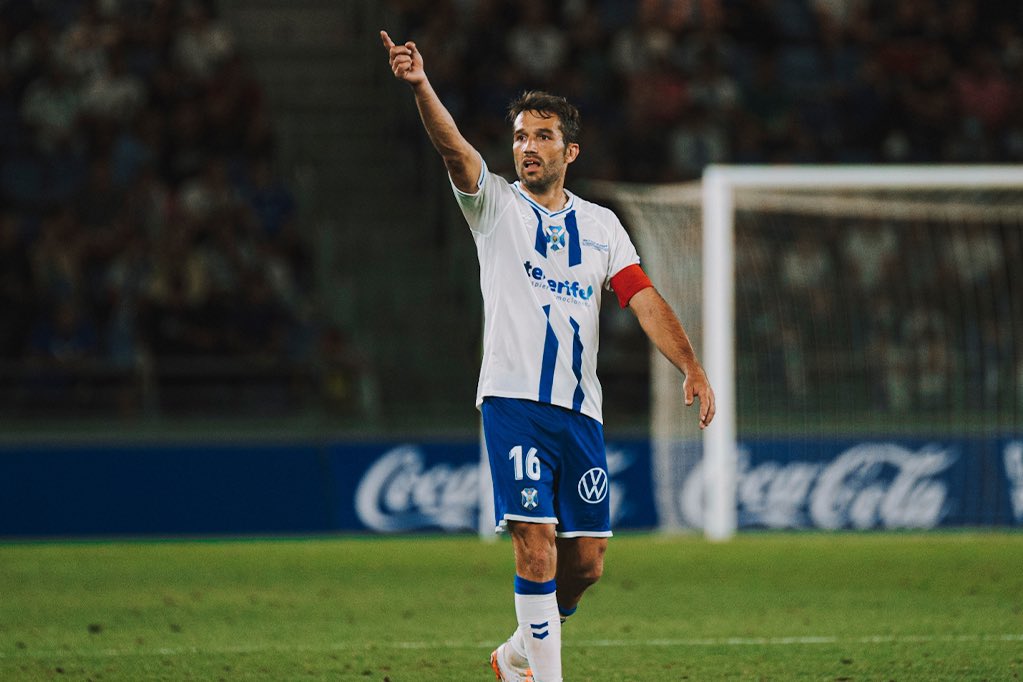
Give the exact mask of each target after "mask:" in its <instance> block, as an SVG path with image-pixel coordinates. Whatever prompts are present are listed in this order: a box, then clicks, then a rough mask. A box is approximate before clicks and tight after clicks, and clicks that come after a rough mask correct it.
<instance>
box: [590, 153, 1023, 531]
mask: <svg viewBox="0 0 1023 682" xmlns="http://www.w3.org/2000/svg"><path fill="white" fill-rule="evenodd" d="M587 191H588V192H589V193H590V195H592V196H594V197H599V199H601V200H603V201H605V202H607V203H609V204H610V205H612V206H613V207H614V208H616V209H617V210H618V211H619V213H620V215H621V217H622V219H623V222H624V223H625V224H626V226H627V227H628V228H629V230H630V231H631V232H632V234H633V237H634V239H635V240H636V242H637V247H638V248H639V250H640V255H641V257H642V258H643V262H644V266H645V268H646V269H647V270H648V271H649V272H650V274H651V278H652V279H653V280H654V282H655V284H656V285H657V286H658V288H659V289H660V291H661V293H662V294H663V295H664V296H665V298H666V299H667V300H668V301H669V302H670V303H671V304H672V306H673V308H674V309H675V310H676V311H677V312H678V313H679V315H680V317H681V318H682V320H683V323H684V324H685V325H686V327H687V329H688V330H689V332H690V336H691V337H692V339H693V341H694V344H695V345H696V346H697V351H698V353H699V354H700V356H701V358H702V360H703V363H704V366H705V368H706V370H707V373H708V375H709V377H710V379H711V383H712V384H713V386H714V388H715V392H716V396H717V410H718V415H717V418H716V420H715V422H714V424H713V426H712V427H711V428H709V429H707V430H706V431H705V432H703V433H702V434H701V433H700V432H699V430H698V429H697V428H696V423H697V420H696V418H695V417H694V416H693V415H692V414H691V413H689V412H686V411H685V409H684V407H683V404H682V400H681V395H682V378H681V377H680V376H679V375H678V373H677V372H676V371H675V370H674V368H673V367H672V366H671V365H670V364H669V363H668V362H667V361H666V360H664V359H663V358H662V357H660V355H659V354H658V353H657V352H656V351H652V357H651V366H650V376H651V394H652V395H651V414H650V434H651V448H652V457H653V463H654V464H653V466H654V476H653V480H654V481H655V482H656V483H655V488H656V489H655V494H656V497H657V500H656V504H657V510H658V514H659V519H660V524H661V526H662V527H663V528H664V529H666V530H677V529H684V528H702V529H703V530H704V532H705V533H706V534H707V536H708V537H711V538H714V539H726V538H728V537H730V536H731V534H732V533H734V532H735V530H736V528H737V527H741V526H743V525H744V520H743V515H744V513H745V514H746V515H747V516H749V517H750V518H753V519H756V520H755V521H754V523H753V525H756V524H757V523H760V524H761V525H763V524H764V518H767V517H765V514H766V513H768V512H770V510H767V512H765V511H764V510H760V512H762V513H759V515H758V513H757V511H758V510H756V509H753V508H752V507H754V506H755V505H756V504H759V503H764V496H765V493H764V491H763V487H764V485H766V484H765V483H764V482H763V481H762V480H761V481H758V480H756V478H755V477H751V476H749V475H745V474H748V473H749V472H748V471H746V472H745V474H744V471H745V470H743V466H744V464H743V458H744V456H745V454H744V450H745V447H744V443H746V442H747V441H752V440H760V441H763V440H764V439H770V438H775V439H781V440H780V441H779V442H784V443H787V445H786V446H785V447H788V448H789V449H792V448H794V447H795V448H798V447H801V446H799V445H798V442H799V440H800V439H803V440H807V439H809V440H813V441H815V442H821V441H824V440H828V439H831V440H833V441H839V440H842V439H845V441H844V442H855V441H856V439H857V438H859V439H870V440H871V441H872V442H881V441H893V442H894V441H898V439H900V438H901V439H906V438H913V439H916V441H918V442H921V443H927V442H929V440H935V441H940V440H941V439H948V438H950V437H965V436H971V437H974V436H975V437H979V438H981V439H983V438H985V437H990V439H991V442H992V443H998V442H999V441H998V439H999V438H1002V437H1004V436H1006V435H1007V434H1010V435H1011V434H1016V435H1019V434H1021V433H1023V169H1020V168H1016V167H980V166H976V167H942V166H934V167H892V166H887V167H866V166H859V167H711V168H709V169H708V170H707V172H706V173H705V174H704V178H703V181H702V182H700V183H693V184H685V185H667V186H632V185H625V184H618V183H591V184H590V185H589V186H588V187H587ZM786 439H787V440H786ZM793 443H796V445H793ZM1016 445H1017V444H1016V443H1015V442H1013V444H1012V447H1016ZM779 447H780V446H779ZM1020 449H1023V446H1020ZM1005 451H1006V458H1008V457H1009V452H1010V448H1009V447H1008V446H1005ZM1012 452H1015V450H1012ZM879 466H880V465H879ZM1009 466H1010V463H1009V461H1008V459H1007V460H1006V467H1009ZM775 468H776V469H778V468H779V467H775ZM1018 468H1021V469H1023V462H1021V463H1020V466H1019V467H1018ZM810 471H811V473H809V474H806V471H803V473H802V474H800V473H799V472H798V471H796V470H795V469H793V471H792V472H789V474H788V475H789V476H790V478H792V477H798V476H800V475H803V476H804V478H805V477H808V476H809V477H812V476H815V475H819V471H818V472H817V473H814V472H813V471H812V468H811V469H810ZM760 473H761V474H762V475H765V476H766V474H765V473H764V472H760ZM775 473H776V474H777V473H778V472H775ZM779 475H784V472H782V474H779ZM856 475H858V476H860V477H861V478H863V477H865V476H868V474H864V473H863V472H862V471H860V472H859V473H858V474H856ZM869 475H870V476H875V477H876V475H875V474H869ZM999 475H1001V474H999ZM980 477H981V478H983V474H981V475H980ZM765 480H766V479H765ZM808 480H809V479H808ZM872 480H874V479H872ZM992 480H994V479H992ZM772 485H775V487H779V486H778V485H777V481H772ZM806 485H809V484H808V483H807V484H806ZM897 485H898V483H897V482H896V483H895V484H892V485H889V489H887V490H884V489H881V488H880V487H879V485H874V486H873V487H872V488H871V489H870V490H866V487H864V490H865V492H863V491H861V493H862V494H860V493H858V494H857V495H855V496H854V497H855V499H852V500H851V501H848V502H842V501H838V502H831V503H829V504H836V505H837V504H847V506H848V507H849V509H846V512H847V516H848V517H849V518H852V519H853V521H851V522H850V523H851V525H852V526H853V527H869V526H870V519H871V518H873V517H874V516H877V515H878V514H881V513H882V512H884V511H885V510H884V509H881V511H878V509H879V508H880V507H882V506H883V505H884V504H885V500H883V499H880V498H881V497H884V496H885V495H886V494H887V495H888V496H889V497H891V495H890V494H889V493H892V491H891V488H893V487H897ZM1020 485H1021V486H1023V481H1021V482H1020ZM757 486H760V488H758V487H757ZM864 486H865V484H864ZM780 487H784V488H785V489H787V490H789V491H792V490H794V489H798V488H799V483H798V481H792V480H790V481H787V482H785V485H784V486H780ZM976 487H977V488H978V489H977V490H976V491H974V493H972V494H976V495H985V494H988V495H999V496H1003V497H1004V495H1003V494H1002V493H1001V492H994V488H996V487H997V486H994V485H992V486H989V487H991V488H992V489H991V490H985V489H984V481H983V480H981V481H980V483H978V484H977V486H976ZM1020 491H1023V487H1021V488H1020ZM1020 491H1017V493H1018V494H1023V492H1020ZM925 492H926V491H925ZM868 493H869V494H868ZM920 494H921V495H923V493H922V492H921V493H920ZM1011 494H1012V493H1011V492H1010V495H1011ZM756 500H759V502H756ZM789 504H790V506H791V505H792V504H797V503H792V502H791V501H789ZM798 504H803V505H804V506H806V505H808V504H809V503H808V502H806V501H805V500H804V501H803V502H802V503H798ZM993 504H995V505H998V504H1002V501H1001V500H997V501H995V502H994V503H993ZM856 505H859V507H857V506H856ZM871 505H873V506H871ZM960 506H961V505H960ZM813 511H814V510H810V511H807V510H806V509H803V510H802V512H800V510H798V509H796V510H794V511H792V513H793V514H796V513H806V514H809V513H811V512H813ZM1021 512H1023V510H1021ZM857 514H858V516H857ZM871 515H873V516H871ZM768 516H769V514H768ZM782 516H784V514H782ZM819 516H820V515H819ZM906 518H907V519H908V520H907V521H906V523H904V524H903V525H909V526H912V525H913V522H912V518H910V517H906ZM790 523H792V522H791V520H789V521H783V522H779V525H782V526H784V525H786V524H790ZM836 523H837V522H836ZM767 525H771V523H770V521H769V520H768V522H767ZM824 525H827V523H825V524H824ZM839 527H840V526H839Z"/></svg>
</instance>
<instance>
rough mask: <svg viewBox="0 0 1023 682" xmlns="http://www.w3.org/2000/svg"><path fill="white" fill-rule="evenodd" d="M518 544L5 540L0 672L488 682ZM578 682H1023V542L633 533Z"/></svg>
mask: <svg viewBox="0 0 1023 682" xmlns="http://www.w3.org/2000/svg"><path fill="white" fill-rule="evenodd" d="M512 573H513V569H512V561H511V546H510V544H509V542H508V541H507V540H502V541H500V542H499V543H497V544H485V543H482V542H480V541H479V540H478V539H476V538H474V537H442V536H428V537H401V538H350V537H329V538H312V539H282V540H244V541H233V540H221V541H168V542H92V543H8V544H3V545H0V679H2V680H48V679H67V680H72V679H73V680H87V679H91V680H219V679H223V680H307V679H308V680H319V679H324V680H325V679H330V680H376V681H380V680H390V681H391V682H405V681H417V682H418V681H420V680H456V681H457V680H489V679H492V674H491V672H490V670H489V667H488V666H487V659H488V655H489V653H490V650H491V648H493V646H494V645H496V644H497V643H499V642H500V641H502V640H503V639H504V637H505V636H507V635H508V634H509V633H510V632H511V630H512V629H513V628H514V625H515V624H514V615H513V605H512V596H511V586H512ZM564 661H565V673H566V675H565V677H566V679H567V680H572V681H573V682H579V681H583V680H594V681H600V682H605V681H608V680H629V681H634V680H1013V679H1018V678H1019V677H1020V676H1021V675H1023V535H1021V534H1018V533H1002V532H999V533H987V532H983V533H973V532H951V533H931V534H918V533H906V534H881V533H879V534H846V533H840V534H819V533H806V534H797V533H791V534H790V533H784V534H775V533H764V534H746V535H740V536H739V537H738V538H737V539H736V540H735V541H733V542H730V543H727V544H721V545H714V544H709V543H707V542H705V541H703V540H701V539H699V538H696V537H681V538H665V537H660V536H656V535H645V534H624V533H623V534H620V535H619V537H616V538H614V539H612V540H611V547H610V550H609V554H608V560H607V568H606V572H605V577H604V580H603V581H602V582H601V583H600V584H598V585H597V586H596V587H594V588H593V589H592V590H591V592H590V593H589V594H588V595H587V597H586V598H585V599H584V601H583V603H582V605H581V607H580V608H579V612H578V613H577V615H576V616H574V617H573V618H572V620H571V621H570V622H569V623H568V625H567V626H566V629H565V631H564Z"/></svg>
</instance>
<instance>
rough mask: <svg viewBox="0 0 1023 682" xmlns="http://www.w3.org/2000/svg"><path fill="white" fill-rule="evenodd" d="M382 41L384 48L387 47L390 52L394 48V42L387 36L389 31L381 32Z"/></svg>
mask: <svg viewBox="0 0 1023 682" xmlns="http://www.w3.org/2000/svg"><path fill="white" fill-rule="evenodd" d="M380 40H382V41H383V43H384V47H386V48H387V49H388V50H390V49H391V48H392V47H394V41H393V40H391V36H389V35H387V31H381V32H380Z"/></svg>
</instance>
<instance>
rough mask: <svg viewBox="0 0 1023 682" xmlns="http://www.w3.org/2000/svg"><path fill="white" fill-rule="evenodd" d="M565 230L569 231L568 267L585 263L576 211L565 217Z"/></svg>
mask: <svg viewBox="0 0 1023 682" xmlns="http://www.w3.org/2000/svg"><path fill="white" fill-rule="evenodd" d="M565 229H566V230H568V267H572V266H573V265H579V264H580V263H582V262H583V247H582V244H580V243H579V226H578V225H577V224H576V222H575V211H574V210H572V211H569V212H568V213H567V214H566V215H565Z"/></svg>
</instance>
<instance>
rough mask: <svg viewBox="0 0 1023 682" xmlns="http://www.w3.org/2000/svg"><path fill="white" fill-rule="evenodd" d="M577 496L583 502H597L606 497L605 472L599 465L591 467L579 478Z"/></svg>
mask: <svg viewBox="0 0 1023 682" xmlns="http://www.w3.org/2000/svg"><path fill="white" fill-rule="evenodd" d="M579 497H581V498H583V502H589V503H590V504H597V503H598V502H603V501H604V498H605V497H607V472H606V471H604V470H603V469H601V468H600V467H593V468H592V469H590V470H589V471H587V472H586V473H585V474H583V477H582V478H580V479H579Z"/></svg>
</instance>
